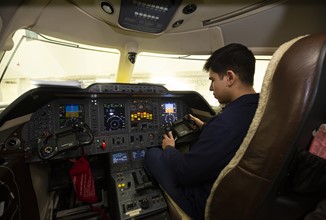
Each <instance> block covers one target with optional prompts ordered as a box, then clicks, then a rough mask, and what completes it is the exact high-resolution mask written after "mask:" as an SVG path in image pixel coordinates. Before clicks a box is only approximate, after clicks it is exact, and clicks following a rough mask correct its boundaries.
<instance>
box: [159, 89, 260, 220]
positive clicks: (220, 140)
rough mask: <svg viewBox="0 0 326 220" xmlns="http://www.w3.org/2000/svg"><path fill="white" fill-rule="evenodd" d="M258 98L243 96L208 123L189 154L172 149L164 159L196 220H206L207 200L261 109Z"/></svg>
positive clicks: (166, 153)
mask: <svg viewBox="0 0 326 220" xmlns="http://www.w3.org/2000/svg"><path fill="white" fill-rule="evenodd" d="M258 99H259V94H250V95H243V96H241V97H239V98H237V99H236V100H234V101H233V102H231V103H229V104H228V105H227V106H226V107H225V108H224V110H223V112H222V113H220V114H219V115H217V116H215V117H213V118H212V119H211V120H209V121H208V122H207V123H206V124H205V126H204V127H203V129H202V132H201V134H200V136H199V139H198V140H197V141H196V142H195V143H194V144H193V145H192V147H191V149H190V151H189V152H188V153H185V154H183V153H180V151H178V150H177V149H175V148H173V147H170V148H167V149H166V150H164V151H163V154H162V159H163V161H164V163H165V164H166V166H167V167H168V168H169V169H170V171H171V172H172V173H173V175H174V176H175V178H176V179H177V181H178V183H179V184H180V187H181V188H183V189H184V194H185V195H186V197H187V198H188V200H190V202H191V204H192V206H193V211H194V212H195V215H196V216H195V219H196V220H197V219H204V210H205V205H206V200H207V198H208V196H209V193H210V190H211V188H212V185H213V183H214V181H215V180H216V178H217V177H218V175H219V173H220V172H221V170H222V169H223V168H224V167H225V166H226V165H227V164H228V163H229V161H230V160H231V159H232V157H233V156H234V155H235V153H236V151H237V150H238V148H239V147H240V145H241V143H242V141H243V139H244V137H245V136H246V133H247V131H248V128H249V126H250V123H251V121H252V119H253V116H254V114H255V112H256V108H257V105H258Z"/></svg>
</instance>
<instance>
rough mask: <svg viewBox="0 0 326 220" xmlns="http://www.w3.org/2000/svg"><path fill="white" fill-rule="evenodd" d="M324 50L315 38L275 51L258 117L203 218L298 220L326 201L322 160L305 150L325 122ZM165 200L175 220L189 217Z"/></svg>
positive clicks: (323, 40) (322, 40) (324, 36)
mask: <svg viewBox="0 0 326 220" xmlns="http://www.w3.org/2000/svg"><path fill="white" fill-rule="evenodd" d="M325 44H326V33H321V34H313V35H309V36H302V37H298V38H296V39H293V40H291V41H289V42H287V43H285V44H283V45H282V46H281V47H279V48H278V50H277V51H276V52H275V53H274V55H273V57H272V59H271V61H270V64H269V66H268V68H267V71H266V74H265V78H264V81H263V85H262V90H261V93H260V101H259V105H258V109H257V112H256V115H255V117H254V119H253V122H252V124H251V126H250V129H249V131H248V133H247V136H246V137H245V139H244V141H243V143H242V145H241V146H240V148H239V150H238V152H237V153H236V155H235V157H234V158H233V159H232V160H231V162H230V163H229V164H228V166H227V167H225V169H224V170H223V171H222V172H221V174H220V175H219V177H218V178H217V180H216V181H215V184H214V186H213V188H212V190H211V193H210V195H209V198H208V200H207V205H206V209H205V218H206V219H217V220H247V219H263V220H268V219H273V220H275V219H277V220H282V219H284V220H285V219H286V220H291V219H303V217H304V216H305V215H306V214H307V213H308V212H310V211H311V210H312V209H313V208H314V207H315V205H316V204H317V202H318V201H320V200H321V199H322V198H323V197H326V196H325V195H326V194H325V191H326V187H325V186H326V180H325V178H326V171H323V170H326V162H325V161H324V160H322V159H320V158H317V157H315V156H314V155H311V154H309V153H308V152H307V150H308V148H309V145H310V142H311V139H312V132H313V131H314V130H315V129H317V128H318V127H319V125H320V124H322V123H326V99H325V98H326V61H325V56H326V45H325ZM315 164H318V166H319V168H318V169H317V168H316V169H315V168H314V166H315ZM307 181H308V184H307ZM167 197H168V196H167ZM168 201H169V202H168V205H169V212H170V215H171V218H172V219H173V220H176V219H182V220H186V219H190V218H189V216H187V215H186V214H185V213H184V212H182V210H181V209H180V208H179V207H178V206H177V205H176V204H175V203H174V202H173V201H172V200H171V199H170V198H169V197H168Z"/></svg>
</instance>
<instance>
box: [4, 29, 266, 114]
mask: <svg viewBox="0 0 326 220" xmlns="http://www.w3.org/2000/svg"><path fill="white" fill-rule="evenodd" d="M13 40H14V45H15V46H14V48H13V49H12V50H10V51H7V52H6V53H5V55H4V56H3V58H2V60H1V63H0V74H1V78H0V79H1V87H0V88H1V90H0V107H2V109H3V108H5V107H6V106H7V105H8V104H10V103H11V102H12V101H14V100H15V99H16V98H17V97H18V96H20V95H21V94H23V93H24V92H26V91H28V90H30V89H32V88H35V87H37V86H39V85H41V84H49V83H52V84H59V85H73V86H79V87H82V88H85V87H87V86H88V85H90V84H92V83H96V82H116V75H117V72H118V66H119V59H120V51H119V50H117V49H114V48H99V47H92V46H88V45H82V44H77V43H73V42H67V41H63V40H60V39H55V38H51V37H48V36H44V35H40V34H37V33H34V32H31V31H28V30H19V31H17V32H16V34H15V35H14V38H13ZM208 57H209V55H206V56H189V55H167V54H165V55H162V54H153V53H139V54H138V56H137V59H136V63H135V67H134V71H133V74H132V77H131V83H157V84H162V85H164V86H165V87H166V88H167V89H169V90H194V91H197V92H199V93H200V94H202V95H203V96H204V98H205V99H206V100H207V101H208V102H209V103H210V105H211V106H212V107H216V106H218V105H219V103H218V102H217V100H216V99H215V98H214V96H213V94H212V92H210V91H209V84H210V81H209V80H208V74H207V73H206V72H205V71H203V65H204V63H205V60H206V59H207V58H208ZM256 59H257V62H256V74H255V84H254V88H255V90H256V92H259V91H260V87H261V83H262V80H263V76H264V73H265V69H266V67H267V65H268V62H269V59H270V57H269V56H263V57H261V56H260V57H256Z"/></svg>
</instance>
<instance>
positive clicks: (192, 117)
mask: <svg viewBox="0 0 326 220" xmlns="http://www.w3.org/2000/svg"><path fill="white" fill-rule="evenodd" d="M189 118H190V120H192V121H194V122H195V124H196V125H197V126H198V127H199V128H200V129H201V128H202V127H203V125H204V122H203V121H202V120H200V119H199V118H197V117H195V116H193V115H192V114H189Z"/></svg>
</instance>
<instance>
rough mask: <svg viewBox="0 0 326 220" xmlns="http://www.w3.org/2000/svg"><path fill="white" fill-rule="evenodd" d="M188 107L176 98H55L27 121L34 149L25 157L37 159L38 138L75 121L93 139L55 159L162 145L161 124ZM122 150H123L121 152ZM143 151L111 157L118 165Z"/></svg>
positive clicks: (187, 110) (120, 153)
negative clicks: (85, 128)
mask: <svg viewBox="0 0 326 220" xmlns="http://www.w3.org/2000/svg"><path fill="white" fill-rule="evenodd" d="M188 112H189V109H188V108H187V106H186V105H185V104H184V103H183V101H182V100H179V99H177V98H162V97H160V98H146V99H144V98H142V99H130V98H119V99H117V98H96V99H95V98H86V99H56V100H53V101H51V102H49V103H47V104H46V105H44V106H42V107H41V108H39V109H38V110H37V111H36V112H35V113H34V114H33V115H32V118H31V120H30V122H29V123H28V140H27V142H26V143H27V144H29V145H30V146H29V147H30V148H31V149H32V151H33V152H34V153H33V155H32V156H31V157H30V158H29V159H28V160H30V161H38V160H40V158H38V157H37V153H36V151H37V148H38V147H39V146H38V145H39V143H38V140H39V139H40V138H41V137H42V136H44V135H45V134H47V135H56V134H58V133H60V132H61V131H62V130H64V129H66V128H68V127H70V126H72V125H73V124H76V123H85V124H87V125H88V127H89V128H90V130H91V131H92V133H93V135H94V141H93V143H91V144H90V145H88V146H84V147H83V152H82V150H81V149H78V148H77V149H76V150H73V151H66V152H63V153H60V155H57V156H55V157H54V158H65V157H75V156H79V155H80V154H81V153H86V154H87V155H95V154H102V153H109V152H117V151H118V153H119V154H118V155H123V154H125V151H128V150H134V149H143V148H146V147H151V146H158V145H160V144H161V140H162V133H163V131H164V127H165V126H167V125H170V124H171V123H172V122H174V121H176V120H178V119H179V118H181V117H182V116H183V115H185V114H187V113H188ZM121 151H123V152H121ZM142 152H143V151H137V150H136V151H132V152H131V153H130V154H132V155H130V156H129V155H128V156H124V157H114V159H112V160H113V161H114V162H116V163H117V164H119V163H121V164H123V163H122V162H123V159H124V158H127V159H128V160H130V159H131V158H132V157H131V156H133V158H134V160H137V158H140V157H141V155H144V153H142Z"/></svg>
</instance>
